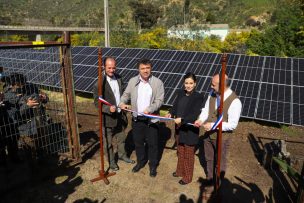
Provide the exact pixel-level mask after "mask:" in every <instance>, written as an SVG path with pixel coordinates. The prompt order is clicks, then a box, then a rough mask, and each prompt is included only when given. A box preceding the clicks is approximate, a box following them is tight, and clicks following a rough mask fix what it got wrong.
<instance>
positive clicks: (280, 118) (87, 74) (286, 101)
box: [0, 46, 304, 125]
mask: <svg viewBox="0 0 304 203" xmlns="http://www.w3.org/2000/svg"><path fill="white" fill-rule="evenodd" d="M102 55H103V57H105V56H113V57H115V58H116V60H117V63H116V65H117V72H118V73H119V74H121V76H122V77H123V81H124V87H125V86H126V84H127V82H128V80H129V79H130V78H131V77H134V76H136V75H138V70H137V61H138V59H140V58H149V59H151V61H152V62H153V74H154V75H155V76H156V77H158V78H160V79H161V80H162V81H163V82H164V85H165V104H166V105H172V104H173V103H174V101H175V99H176V90H178V89H180V88H182V86H183V81H182V77H183V75H184V74H185V73H187V72H193V73H195V74H196V75H197V90H198V91H199V92H201V93H202V94H203V95H204V97H205V98H207V96H208V93H209V91H210V83H211V79H212V76H213V75H214V74H216V73H218V72H220V70H221V57H222V55H221V54H217V53H203V52H194V51H177V50H153V49H140V48H130V49H125V48H103V49H102ZM227 59H228V61H227V71H226V73H227V75H228V76H229V78H230V86H231V88H232V89H233V90H235V91H236V93H237V94H238V95H239V98H240V99H241V101H242V104H243V109H242V117H246V118H254V119H259V120H266V121H273V122H278V123H285V124H294V125H304V118H303V115H304V96H303V95H304V80H303V78H304V59H297V58H278V57H270V56H245V55H240V54H228V55H227ZM29 60H30V61H31V63H29V62H28V61H29ZM72 61H73V72H74V83H75V89H76V90H77V91H83V92H92V87H93V85H94V84H95V83H96V81H97V76H98V67H97V65H98V48H97V47H85V46H82V47H73V48H72ZM0 65H1V66H4V67H7V68H8V69H7V70H8V71H9V72H16V71H17V72H23V73H25V74H27V76H28V77H29V79H30V81H32V82H35V83H40V84H44V85H47V86H54V87H60V77H58V74H59V73H60V72H59V69H60V64H59V51H58V48H46V49H44V50H34V49H26V50H24V49H18V50H5V51H4V50H0ZM38 70H39V72H41V76H39V77H37V75H35V74H34V73H35V72H36V71H38ZM56 75H57V77H56ZM41 78H42V79H43V80H44V81H39V79H41Z"/></svg>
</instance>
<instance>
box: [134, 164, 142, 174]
mask: <svg viewBox="0 0 304 203" xmlns="http://www.w3.org/2000/svg"><path fill="white" fill-rule="evenodd" d="M141 168H142V166H141V165H139V164H136V165H135V166H134V167H133V169H132V172H133V173H137V172H138V171H139V170H140V169H141Z"/></svg>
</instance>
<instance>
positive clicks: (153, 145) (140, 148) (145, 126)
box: [132, 120, 158, 168]
mask: <svg viewBox="0 0 304 203" xmlns="http://www.w3.org/2000/svg"><path fill="white" fill-rule="evenodd" d="M132 129H133V141H134V144H135V152H136V157H137V164H140V165H141V166H144V165H145V163H146V162H147V158H146V150H145V148H146V147H145V145H148V159H149V166H150V167H151V168H156V167H157V164H158V158H157V157H158V126H157V124H155V123H152V124H149V122H148V121H139V120H137V121H134V120H133V122H132Z"/></svg>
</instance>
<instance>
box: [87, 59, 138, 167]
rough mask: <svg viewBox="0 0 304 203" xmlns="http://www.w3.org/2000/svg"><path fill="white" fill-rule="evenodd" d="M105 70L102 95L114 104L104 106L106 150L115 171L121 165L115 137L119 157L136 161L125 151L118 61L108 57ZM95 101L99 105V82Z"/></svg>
mask: <svg viewBox="0 0 304 203" xmlns="http://www.w3.org/2000/svg"><path fill="white" fill-rule="evenodd" d="M104 68H105V72H104V75H103V85H102V87H103V89H102V94H103V95H102V97H103V99H105V100H106V101H108V102H109V103H111V104H112V105H113V106H107V105H103V106H102V115H103V135H104V138H105V142H104V151H105V152H107V153H108V158H109V164H110V168H111V169H112V170H114V171H117V170H119V167H118V165H117V163H116V160H115V154H114V150H113V144H112V141H113V138H115V139H117V152H118V159H120V160H122V161H124V162H126V163H132V164H134V163H135V161H133V160H131V159H130V158H128V157H127V154H126V151H125V139H126V135H125V133H124V129H125V127H126V126H127V117H126V114H125V113H124V112H122V111H121V110H120V109H119V108H116V106H117V105H118V104H119V103H120V96H121V94H122V79H121V77H120V76H119V75H118V74H117V73H115V71H116V61H115V59H114V58H113V57H106V58H105V60H104ZM93 95H94V103H95V106H96V107H98V97H99V96H100V95H98V82H97V83H96V84H95V86H94V88H93Z"/></svg>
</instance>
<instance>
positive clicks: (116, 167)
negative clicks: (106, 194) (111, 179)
mask: <svg viewBox="0 0 304 203" xmlns="http://www.w3.org/2000/svg"><path fill="white" fill-rule="evenodd" d="M110 169H111V170H112V171H118V170H119V167H118V166H117V164H111V165H110Z"/></svg>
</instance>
